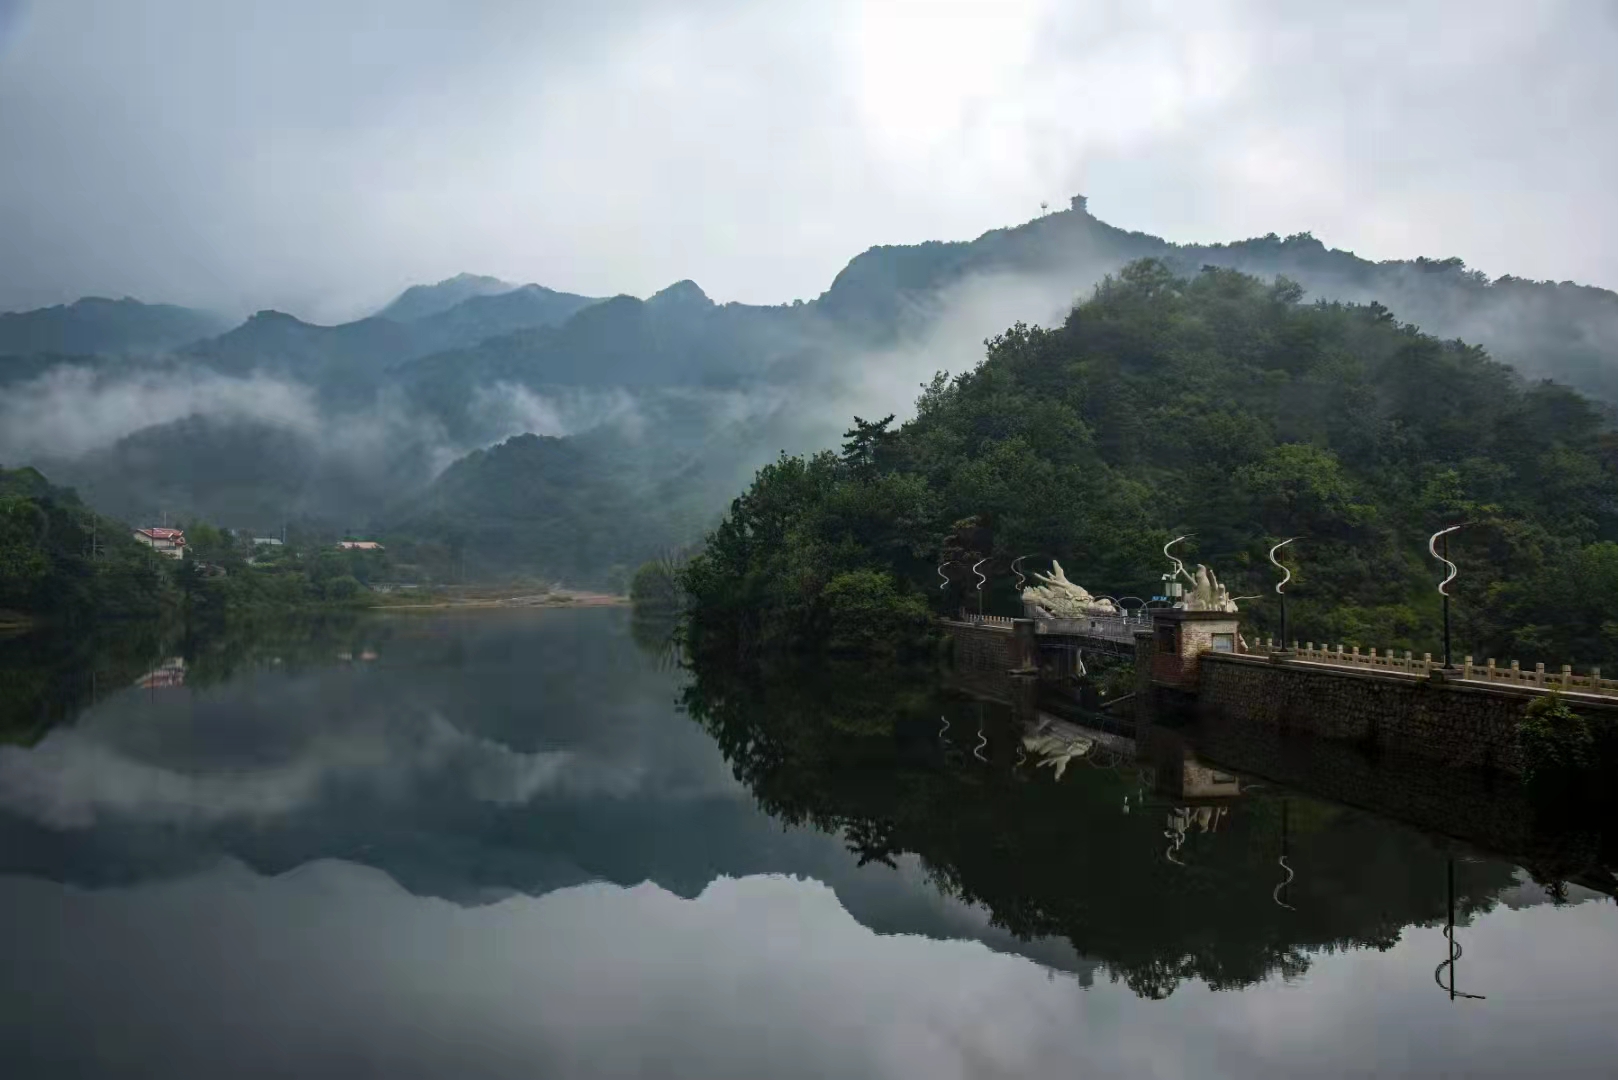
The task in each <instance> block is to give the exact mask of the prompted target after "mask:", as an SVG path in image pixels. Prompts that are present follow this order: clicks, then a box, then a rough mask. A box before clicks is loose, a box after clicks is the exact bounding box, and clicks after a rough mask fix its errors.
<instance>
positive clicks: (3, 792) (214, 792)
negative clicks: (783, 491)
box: [0, 713, 642, 829]
mask: <svg viewBox="0 0 1618 1080" xmlns="http://www.w3.org/2000/svg"><path fill="white" fill-rule="evenodd" d="M641 775H642V769H641V768H640V766H638V765H635V764H633V763H621V762H612V761H603V760H600V759H595V758H591V757H589V756H587V755H583V754H579V753H576V752H574V751H571V750H557V751H538V752H534V753H523V752H520V751H516V750H513V749H511V748H510V747H508V746H505V745H503V744H500V743H497V742H492V741H490V740H488V739H483V738H480V737H478V736H475V735H470V734H467V733H466V732H464V731H462V730H461V729H459V728H457V727H455V726H454V725H452V724H450V723H449V722H448V721H446V720H445V719H444V718H443V717H441V716H437V715H435V714H419V715H414V716H412V715H410V714H408V713H405V714H401V715H395V716H391V717H389V718H386V719H382V720H377V721H374V722H369V723H367V722H360V721H357V720H356V719H355V718H348V722H347V723H345V724H343V725H341V726H339V727H337V728H335V729H333V730H331V731H329V732H322V733H320V734H318V735H316V736H315V737H313V738H311V739H310V740H308V741H307V742H306V743H305V744H304V745H302V746H301V747H300V748H299V751H298V753H297V754H296V755H295V756H293V757H292V758H290V759H289V760H285V761H280V762H276V763H274V764H269V765H264V766H262V767H258V768H252V769H242V768H240V767H217V768H207V767H202V768H197V767H193V768H190V769H181V768H177V767H173V766H170V765H167V764H163V763H158V762H151V761H145V760H141V759H139V758H137V757H134V756H131V755H130V754H129V753H127V752H125V751H123V750H120V749H119V748H117V747H116V746H114V745H112V744H109V743H108V742H105V741H103V740H102V739H100V738H98V737H97V736H96V735H95V734H93V733H86V732H84V731H82V730H80V729H78V728H59V729H57V730H55V731H53V732H51V733H50V734H49V735H48V736H46V737H45V739H44V740H43V741H41V742H40V743H39V745H37V746H35V747H32V748H22V747H14V746H6V747H0V806H3V807H4V808H6V809H7V810H9V811H11V812H14V813H18V814H21V815H24V816H26V817H30V818H33V819H34V820H37V821H39V822H41V823H43V824H46V825H49V826H51V827H53V828H58V829H83V828H90V827H92V826H95V825H97V824H98V823H100V822H102V821H104V820H107V819H111V820H113V821H134V822H143V823H153V822H161V823H170V824H179V825H208V824H213V823H216V822H222V821H233V820H246V821H263V820H266V819H270V818H278V817H285V816H287V815H290V814H294V813H297V812H298V811H300V810H306V809H310V808H312V807H313V806H314V804H316V803H317V802H318V801H319V800H320V799H321V798H322V797H323V796H324V795H325V794H326V793H327V792H328V790H329V789H330V788H332V787H333V786H337V785H342V786H347V787H359V788H362V789H365V790H367V791H369V792H371V793H372V794H373V795H375V796H378V797H382V798H391V799H399V800H404V799H409V798H410V797H411V796H412V795H413V794H414V793H415V792H416V790H417V788H418V786H419V785H420V784H422V783H424V782H427V781H431V780H436V779H441V778H445V777H448V778H451V779H453V780H454V781H455V782H457V783H458V784H460V785H461V788H462V790H463V791H464V793H465V794H466V796H467V797H469V798H472V799H475V800H478V801H481V802H488V803H495V804H498V805H502V806H513V805H520V804H522V803H526V802H528V801H530V800H532V799H533V798H535V797H536V796H538V795H540V794H543V793H550V792H556V793H567V794H573V795H583V794H593V793H594V794H606V795H611V796H617V797H623V796H626V795H629V794H632V793H634V792H635V791H636V790H638V788H639V786H640V780H641Z"/></svg>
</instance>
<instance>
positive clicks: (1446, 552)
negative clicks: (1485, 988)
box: [1443, 533, 1455, 914]
mask: <svg viewBox="0 0 1618 1080" xmlns="http://www.w3.org/2000/svg"><path fill="white" fill-rule="evenodd" d="M1443 544H1444V561H1445V562H1449V534H1448V533H1445V534H1444V538H1443ZM1451 666H1452V665H1451V664H1450V658H1449V593H1447V592H1446V593H1444V670H1446V671H1448V670H1449V669H1450V667H1451ZM1449 875H1450V890H1451V892H1453V891H1454V887H1455V864H1454V863H1453V862H1451V863H1450V867H1449ZM1451 914H1453V912H1452V913H1451Z"/></svg>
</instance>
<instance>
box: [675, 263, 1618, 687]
mask: <svg viewBox="0 0 1618 1080" xmlns="http://www.w3.org/2000/svg"><path fill="white" fill-rule="evenodd" d="M1607 425H1608V418H1607V417H1606V415H1605V414H1604V413H1603V411H1602V410H1601V409H1600V408H1598V407H1597V406H1596V405H1594V404H1592V403H1591V402H1590V401H1588V400H1586V399H1585V398H1583V397H1581V396H1580V395H1578V394H1577V393H1574V392H1573V391H1570V390H1567V389H1565V388H1563V387H1560V386H1556V385H1553V384H1550V383H1537V384H1532V385H1528V384H1525V383H1524V382H1523V381H1522V380H1521V379H1520V378H1519V377H1518V376H1516V375H1515V374H1514V372H1513V371H1512V370H1511V369H1510V368H1508V367H1506V366H1504V365H1502V364H1499V363H1497V362H1495V361H1493V360H1491V359H1490V358H1489V357H1488V356H1487V355H1486V354H1485V353H1484V352H1483V351H1482V350H1481V349H1478V348H1475V347H1472V346H1469V345H1465V344H1463V343H1460V342H1444V341H1439V340H1437V339H1435V338H1432V337H1430V336H1427V335H1424V334H1422V333H1420V332H1418V331H1417V330H1416V329H1415V328H1413V327H1410V326H1406V325H1401V324H1400V323H1398V322H1397V321H1396V320H1395V319H1394V318H1393V316H1392V315H1391V313H1389V312H1388V311H1387V310H1386V309H1385V308H1383V307H1381V306H1380V305H1377V304H1370V305H1365V306H1360V305H1350V304H1338V303H1324V302H1319V303H1314V304H1307V303H1304V302H1303V301H1302V297H1301V291H1300V290H1299V288H1298V287H1297V286H1296V285H1294V284H1292V283H1290V282H1288V281H1286V280H1284V279H1280V280H1277V281H1276V282H1274V283H1266V282H1262V281H1260V280H1258V279H1256V278H1253V277H1250V276H1247V275H1244V274H1241V273H1238V272H1235V271H1229V270H1221V269H1215V268H1207V269H1204V270H1203V271H1202V272H1201V273H1200V274H1198V275H1196V276H1195V277H1194V278H1189V279H1187V278H1180V277H1176V276H1175V275H1174V274H1173V273H1172V272H1171V271H1170V270H1169V269H1168V268H1167V267H1166V266H1164V265H1163V264H1162V263H1159V262H1155V261H1150V260H1147V261H1143V262H1138V263H1134V264H1131V265H1130V266H1129V267H1127V268H1126V269H1125V270H1124V271H1122V272H1121V273H1120V274H1119V275H1118V276H1117V277H1115V278H1109V279H1107V280H1106V281H1105V282H1104V283H1103V284H1102V285H1101V286H1099V287H1098V288H1097V290H1096V292H1095V294H1094V296H1093V297H1092V298H1091V299H1090V300H1088V301H1086V302H1085V303H1083V304H1081V305H1080V306H1078V307H1077V308H1076V309H1074V311H1073V312H1072V314H1071V316H1070V317H1069V318H1068V319H1067V321H1066V323H1065V324H1064V325H1062V326H1061V327H1059V328H1056V329H1051V330H1042V329H1036V328H1029V327H1026V326H1022V325H1019V326H1016V327H1014V328H1013V329H1011V330H1009V331H1008V332H1006V333H1005V334H1003V335H1001V336H999V337H997V338H996V339H994V340H993V341H991V342H990V343H989V349H988V356H987V359H986V360H985V361H984V362H983V363H982V364H981V365H979V366H978V367H977V368H976V369H975V370H973V371H970V372H966V373H964V374H961V375H958V376H956V377H954V378H949V377H947V376H945V375H942V374H941V375H940V376H939V377H938V378H936V379H935V380H934V381H933V382H932V383H931V384H930V385H929V386H927V387H926V388H925V389H924V391H923V393H922V395H921V397H920V399H919V401H918V403H917V415H916V418H915V419H914V420H912V421H910V422H909V423H906V424H905V425H904V426H903V427H902V428H900V429H898V430H897V431H890V430H889V429H888V426H887V425H886V424H885V423H881V422H878V423H874V424H873V423H867V422H864V421H860V422H858V423H857V424H856V426H855V428H854V429H853V430H851V431H850V432H849V438H850V441H849V443H848V444H847V445H845V447H844V452H843V454H842V455H841V456H837V455H833V454H831V453H821V454H818V455H815V456H812V457H807V458H802V457H783V458H782V459H781V460H779V461H778V462H776V463H774V464H772V465H770V466H769V467H767V468H765V469H763V470H762V471H760V473H759V474H758V476H757V478H756V479H755V481H754V483H753V485H752V487H751V488H750V489H749V490H748V491H747V492H746V493H745V494H744V495H742V496H741V497H740V498H739V499H737V500H736V501H735V502H734V503H733V504H732V506H731V508H730V511H729V513H728V514H727V515H726V516H725V518H724V520H723V522H722V523H721V524H720V526H719V527H718V528H717V529H716V530H715V532H714V533H713V535H712V536H711V538H710V540H709V542H708V545H707V548H706V550H705V551H704V552H703V553H702V554H701V555H700V556H699V557H698V558H696V559H695V560H694V561H693V562H692V564H691V566H690V568H689V570H688V571H687V574H686V577H685V584H686V587H687V589H688V591H689V592H690V594H691V597H692V605H693V622H692V630H693V637H694V640H695V641H696V642H697V643H699V644H702V643H704V642H705V643H707V644H708V645H719V646H724V647H736V648H741V649H749V648H758V647H763V648H772V647H785V648H795V647H804V646H811V647H819V646H820V645H823V644H824V643H825V642H826V641H827V639H828V635H829V633H830V628H831V626H832V625H833V624H834V622H835V620H836V618H837V609H839V608H840V607H842V606H843V605H845V604H846V603H847V602H848V601H847V594H848V591H849V589H848V586H847V584H846V583H847V582H848V581H849V579H848V578H847V577H846V575H850V574H858V575H862V576H861V577H860V578H859V581H860V582H862V587H861V589H860V592H861V594H862V595H861V596H860V604H861V606H862V608H864V609H869V608H870V607H871V606H872V605H873V604H877V605H881V604H887V605H889V606H896V610H897V609H898V608H903V607H908V606H911V605H915V604H918V603H923V602H926V601H923V600H922V599H921V598H923V597H925V598H928V601H930V603H931V605H932V607H933V608H934V609H935V610H950V609H952V608H954V607H955V606H956V605H958V604H960V603H962V602H963V601H964V600H965V599H966V598H967V597H968V596H970V595H971V592H970V589H969V588H968V585H967V583H968V582H969V581H971V580H975V579H972V578H971V576H970V575H969V574H968V573H967V572H966V566H965V565H963V563H964V559H963V558H961V557H960V550H959V545H957V550H956V551H955V553H954V554H955V556H956V561H955V562H954V563H952V564H951V565H949V566H948V567H946V573H947V574H948V576H949V577H950V584H949V586H948V587H947V588H944V589H940V588H939V584H940V579H939V577H938V574H937V572H936V570H935V567H936V564H937V563H938V561H939V559H940V558H941V557H945V556H941V555H940V552H942V551H945V550H946V548H947V547H948V546H949V545H948V544H947V542H946V541H947V540H948V538H949V537H950V535H951V533H952V531H958V529H957V526H958V525H960V524H961V523H962V522H963V521H967V522H968V523H971V522H972V520H973V519H975V522H976V523H977V524H979V525H981V526H986V528H979V529H977V530H976V531H977V532H980V533H984V534H986V535H988V536H989V537H990V538H991V539H989V540H988V541H987V542H983V543H979V546H980V547H982V548H983V550H982V551H981V552H980V554H981V555H986V556H990V557H991V561H990V562H989V563H987V564H985V573H988V574H989V575H990V580H991V584H990V588H989V592H988V595H987V597H986V605H987V610H989V611H991V612H994V611H999V612H1000V613H1004V614H1010V613H1015V611H1016V610H1017V609H1016V597H1015V594H1014V590H1013V587H1012V580H1013V579H1012V577H1011V575H1010V574H1009V573H1008V564H1009V562H1010V561H1011V560H1012V559H1013V558H1015V557H1016V556H1019V555H1026V556H1029V557H1030V558H1029V560H1028V562H1027V563H1026V564H1025V565H1026V567H1027V568H1028V569H1033V568H1036V567H1038V566H1039V564H1040V563H1041V562H1043V561H1046V560H1049V559H1050V558H1053V557H1054V558H1056V559H1059V560H1061V562H1062V563H1063V565H1064V567H1065V568H1066V569H1067V570H1068V573H1069V575H1070V577H1072V578H1073V579H1074V580H1075V581H1079V582H1080V583H1082V584H1084V585H1085V586H1087V587H1088V588H1090V589H1091V590H1092V591H1094V592H1102V593H1111V594H1114V595H1123V594H1135V595H1151V593H1152V592H1153V591H1155V589H1156V585H1157V578H1158V576H1159V574H1160V573H1161V572H1162V571H1163V570H1164V569H1166V564H1165V561H1164V560H1163V558H1162V556H1161V554H1160V548H1161V546H1162V545H1163V544H1164V543H1165V542H1166V541H1167V540H1169V539H1170V538H1171V537H1173V536H1177V535H1179V534H1181V533H1191V534H1193V535H1192V539H1191V540H1190V541H1188V542H1187V544H1186V545H1185V554H1186V555H1187V557H1188V558H1195V559H1196V560H1198V561H1201V562H1206V563H1208V564H1210V565H1211V566H1212V567H1213V568H1214V569H1215V571H1216V572H1217V573H1219V574H1220V575H1221V577H1222V578H1223V580H1224V581H1225V582H1226V583H1227V584H1228V585H1229V586H1230V588H1231V591H1232V593H1233V594H1236V595H1251V594H1261V597H1260V598H1259V599H1257V600H1254V601H1247V602H1244V613H1245V617H1246V619H1247V621H1248V624H1249V626H1250V627H1252V628H1254V629H1256V630H1258V631H1259V632H1260V633H1265V632H1268V633H1275V632H1277V625H1276V614H1277V613H1276V610H1275V608H1274V605H1273V603H1272V599H1273V594H1271V593H1270V589H1271V583H1272V581H1273V578H1272V575H1271V568H1270V567H1269V565H1268V563H1267V562H1266V560H1265V553H1266V551H1267V550H1268V549H1269V547H1270V545H1272V544H1274V543H1275V542H1276V541H1277V540H1280V539H1283V538H1286V537H1290V536H1296V537H1300V539H1299V540H1298V541H1297V542H1296V543H1295V544H1294V545H1292V547H1291V549H1290V551H1291V553H1292V558H1293V565H1294V574H1295V577H1294V583H1293V585H1292V586H1291V587H1290V590H1291V591H1290V593H1289V595H1291V596H1292V597H1293V602H1292V603H1291V605H1290V612H1289V614H1290V628H1291V630H1292V632H1293V633H1292V636H1294V637H1297V638H1299V639H1313V640H1316V641H1331V642H1339V641H1340V642H1344V643H1348V644H1360V645H1364V646H1378V647H1384V648H1386V647H1396V648H1411V649H1414V650H1416V651H1418V652H1421V651H1426V650H1432V651H1435V652H1436V651H1437V650H1438V648H1439V641H1440V631H1439V627H1440V622H1439V611H1440V607H1439V595H1438V593H1437V591H1436V590H1435V588H1434V585H1435V584H1436V582H1437V580H1438V578H1439V577H1441V576H1442V575H1441V573H1440V571H1439V568H1438V566H1437V565H1436V564H1435V563H1434V562H1433V560H1432V559H1431V558H1430V556H1428V555H1427V553H1426V539H1427V536H1428V535H1429V534H1430V533H1431V532H1433V530H1434V528H1435V527H1437V526H1438V525H1440V524H1447V523H1453V522H1459V521H1464V522H1467V523H1468V525H1467V527H1466V528H1465V529H1463V530H1462V531H1461V532H1459V533H1457V534H1454V536H1453V537H1452V539H1453V543H1452V546H1451V551H1452V558H1454V559H1455V561H1456V562H1457V563H1459V565H1460V577H1459V579H1458V580H1457V581H1456V582H1455V584H1454V585H1453V586H1452V589H1451V591H1452V594H1453V595H1454V596H1455V601H1454V605H1455V620H1456V641H1457V643H1458V645H1459V648H1458V650H1457V653H1458V654H1459V653H1460V652H1462V651H1465V652H1476V653H1477V654H1479V655H1480V656H1482V655H1499V656H1504V657H1512V656H1515V657H1520V658H1521V659H1522V660H1524V661H1525V662H1532V661H1533V660H1534V659H1537V658H1543V659H1545V660H1547V661H1561V662H1578V663H1592V662H1597V663H1598V662H1600V661H1601V660H1602V659H1603V658H1604V657H1607V656H1608V655H1609V654H1613V653H1618V621H1614V619H1613V617H1612V616H1611V613H1610V611H1609V610H1608V608H1609V605H1608V601H1607V599H1606V598H1609V597H1611V596H1613V595H1618V473H1615V469H1614V462H1615V457H1618V455H1615V453H1614V448H1615V443H1614V442H1613V439H1612V436H1611V435H1610V434H1609V433H1608V430H1607ZM975 543H978V542H975ZM839 580H841V581H842V582H844V583H845V584H841V585H839V586H838V587H835V588H834V587H833V582H835V581H839Z"/></svg>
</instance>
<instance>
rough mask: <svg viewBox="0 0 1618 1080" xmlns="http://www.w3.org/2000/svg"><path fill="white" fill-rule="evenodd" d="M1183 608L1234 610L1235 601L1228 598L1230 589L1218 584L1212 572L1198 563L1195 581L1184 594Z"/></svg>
mask: <svg viewBox="0 0 1618 1080" xmlns="http://www.w3.org/2000/svg"><path fill="white" fill-rule="evenodd" d="M1185 610H1187V611H1228V612H1235V610H1236V601H1234V600H1232V599H1231V598H1230V590H1229V589H1227V588H1225V587H1224V586H1223V585H1221V584H1219V579H1218V578H1217V577H1215V576H1214V572H1213V571H1212V570H1210V569H1208V568H1207V567H1206V566H1204V565H1203V564H1201V563H1198V564H1197V577H1196V581H1195V583H1194V584H1193V585H1192V587H1191V591H1190V592H1188V593H1186V594H1185Z"/></svg>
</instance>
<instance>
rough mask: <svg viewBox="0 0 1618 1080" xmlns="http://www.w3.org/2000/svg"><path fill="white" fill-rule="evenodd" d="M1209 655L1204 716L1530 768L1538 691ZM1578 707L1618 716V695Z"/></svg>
mask: <svg viewBox="0 0 1618 1080" xmlns="http://www.w3.org/2000/svg"><path fill="white" fill-rule="evenodd" d="M1202 660H1203V663H1202V672H1201V679H1200V681H1199V685H1198V694H1197V708H1198V711H1199V712H1201V713H1203V714H1204V715H1208V716H1212V717H1216V718H1224V719H1230V720H1240V721H1243V722H1245V723H1247V724H1256V725H1260V726H1263V727H1270V728H1274V729H1277V730H1279V731H1282V732H1299V733H1304V734H1309V735H1313V736H1316V737H1318V738H1322V739H1330V740H1333V741H1339V742H1351V743H1356V744H1358V745H1360V746H1363V747H1366V748H1370V749H1377V750H1384V749H1385V750H1390V751H1394V752H1397V753H1401V754H1408V755H1412V756H1415V757H1419V758H1422V759H1424V760H1427V761H1433V762H1437V763H1440V764H1443V765H1448V766H1458V767H1468V768H1473V767H1475V768H1490V769H1499V770H1501V771H1504V772H1509V773H1520V772H1521V771H1522V761H1521V758H1520V754H1519V752H1518V748H1517V724H1518V721H1520V720H1521V719H1522V714H1523V709H1524V708H1525V707H1526V706H1527V704H1528V702H1529V701H1531V700H1533V698H1534V697H1535V696H1537V695H1536V694H1534V693H1533V692H1524V691H1519V690H1513V689H1506V688H1503V687H1482V686H1469V685H1463V684H1458V683H1454V682H1443V681H1440V680H1437V679H1433V678H1429V677H1426V676H1417V675H1396V674H1394V673H1391V672H1376V673H1374V674H1373V673H1370V672H1360V671H1354V670H1349V669H1341V668H1331V667H1326V666H1324V665H1317V664H1308V663H1298V662H1289V661H1280V662H1277V661H1274V660H1269V659H1261V658H1257V657H1250V656H1239V655H1228V654H1213V653H1209V654H1205V655H1204V656H1203V658H1202ZM1574 707H1575V708H1576V709H1577V710H1578V711H1579V712H1581V713H1583V714H1585V715H1586V716H1587V717H1588V718H1590V719H1591V720H1597V719H1598V718H1600V719H1604V720H1606V721H1607V722H1608V723H1609V724H1610V723H1611V722H1612V720H1613V719H1614V718H1615V716H1614V710H1613V708H1612V706H1611V705H1610V704H1608V703H1604V702H1599V701H1591V702H1586V701H1582V700H1581V701H1578V702H1576V703H1574Z"/></svg>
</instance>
